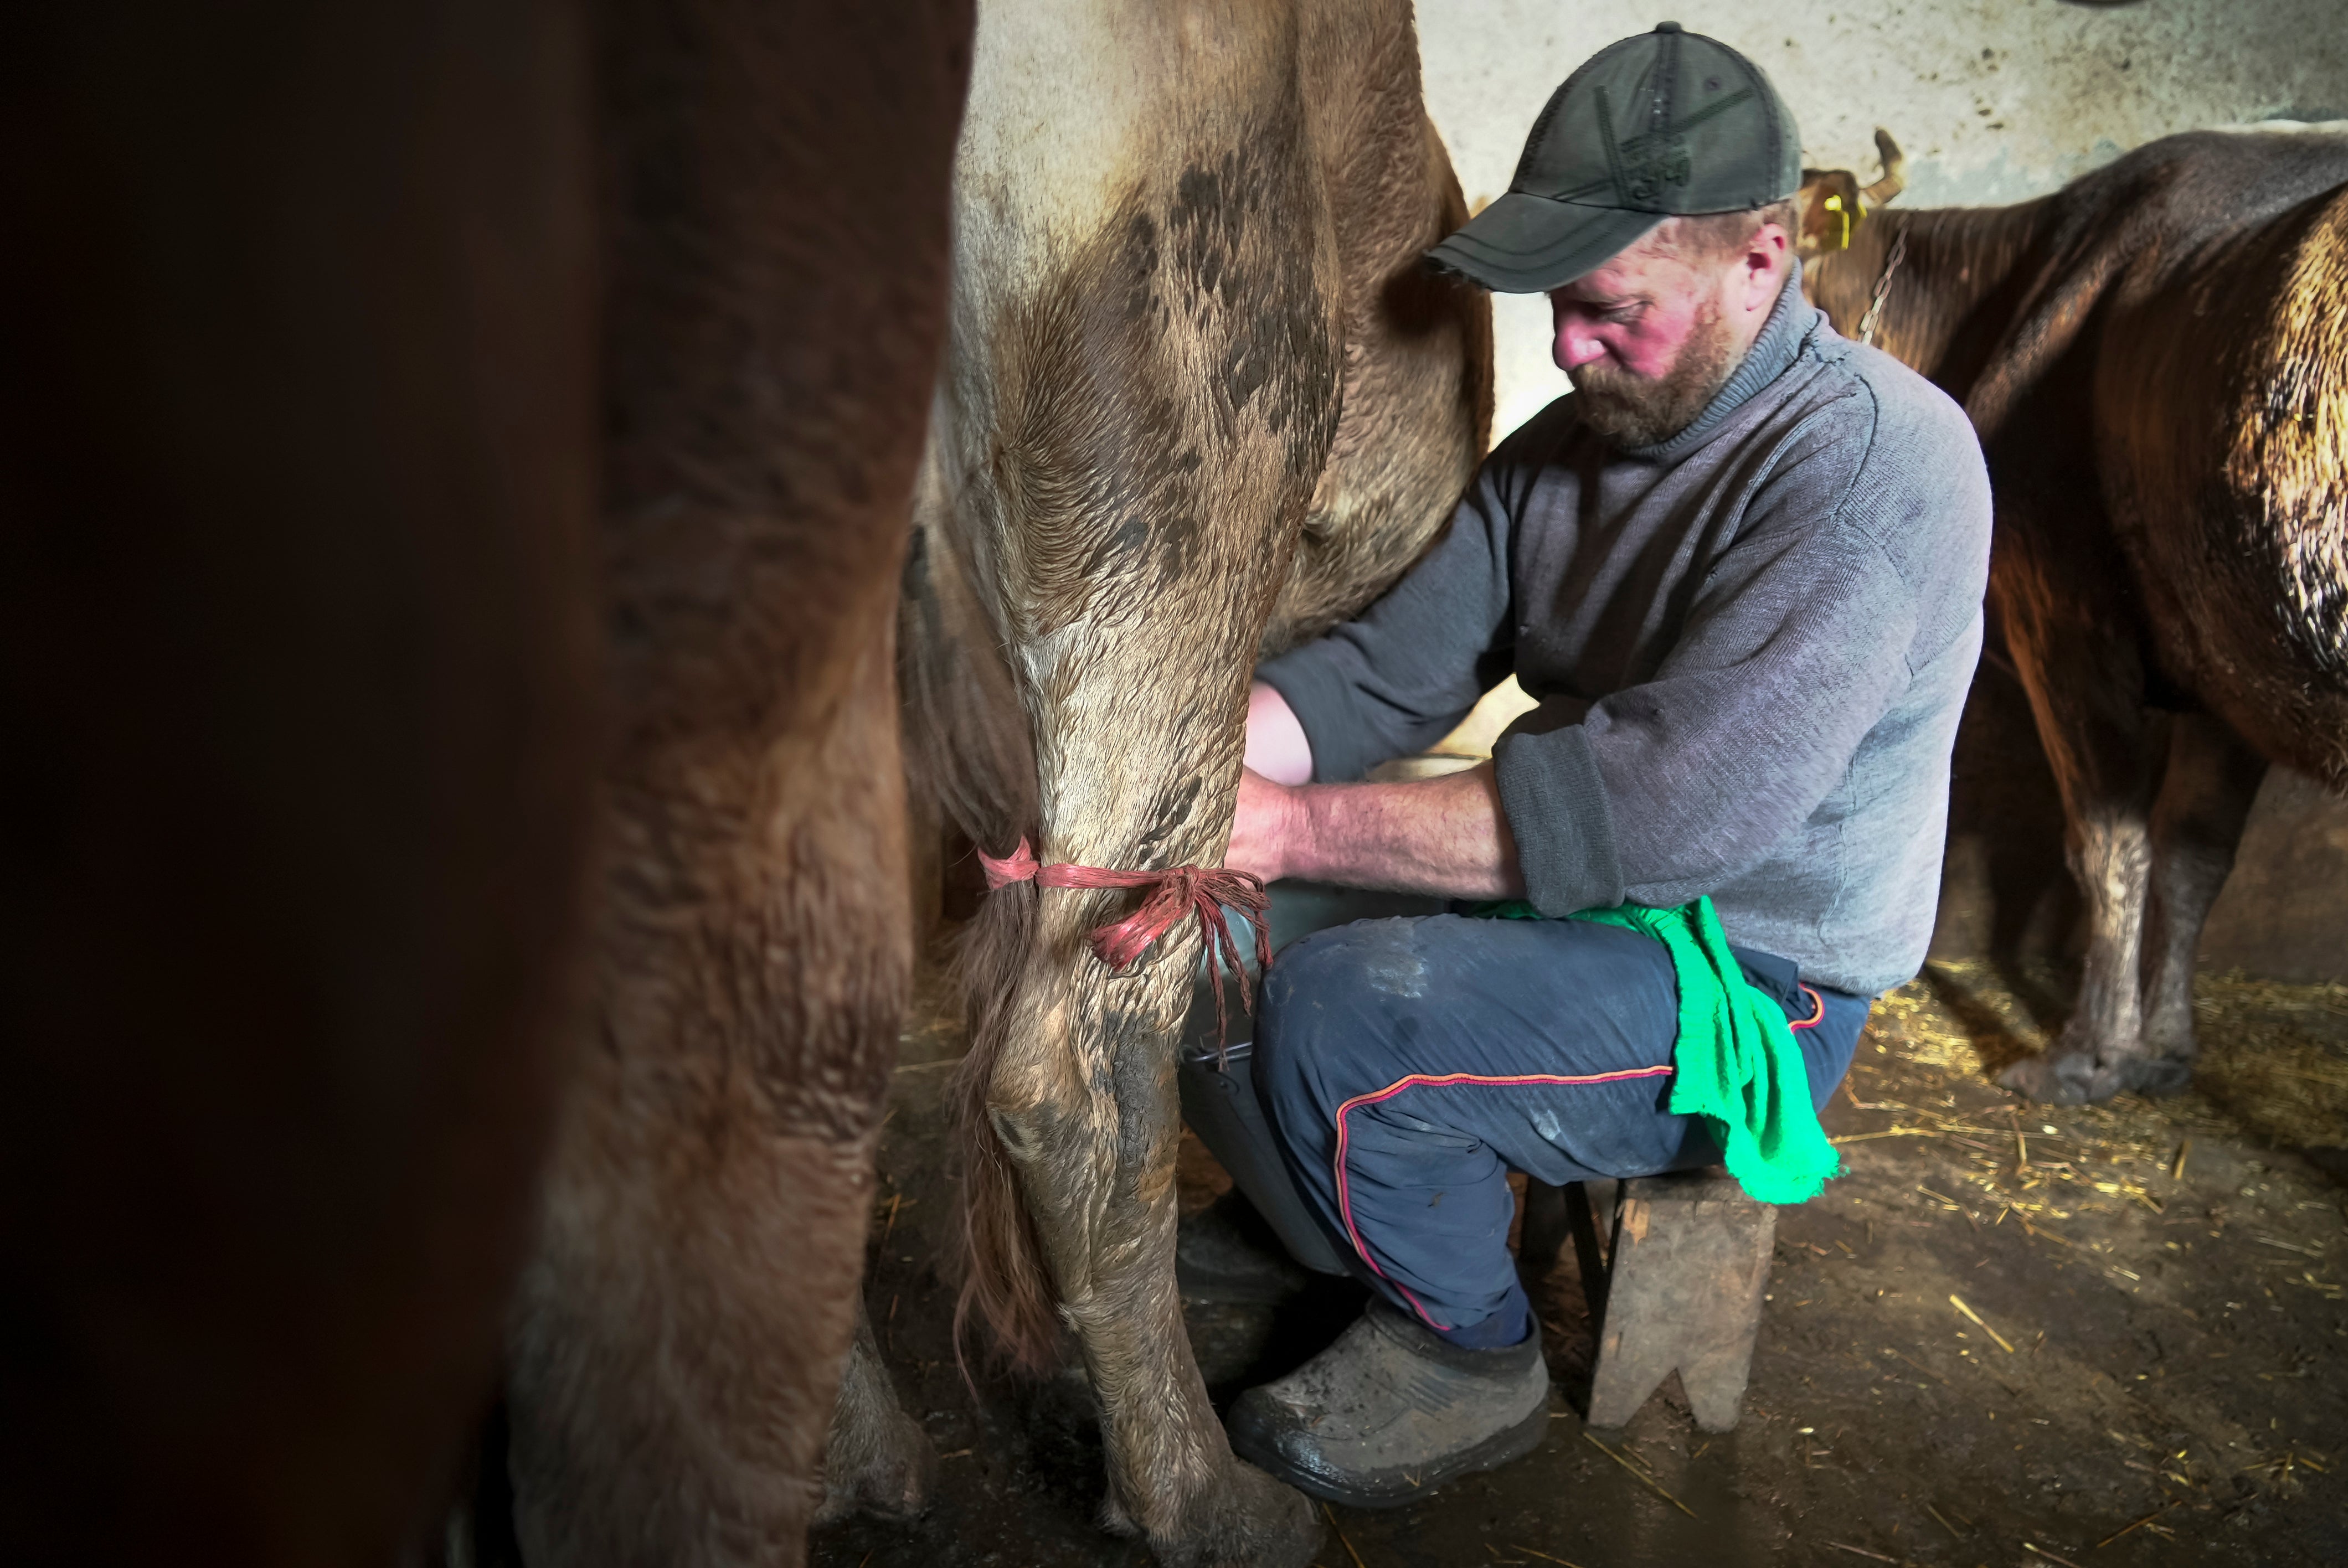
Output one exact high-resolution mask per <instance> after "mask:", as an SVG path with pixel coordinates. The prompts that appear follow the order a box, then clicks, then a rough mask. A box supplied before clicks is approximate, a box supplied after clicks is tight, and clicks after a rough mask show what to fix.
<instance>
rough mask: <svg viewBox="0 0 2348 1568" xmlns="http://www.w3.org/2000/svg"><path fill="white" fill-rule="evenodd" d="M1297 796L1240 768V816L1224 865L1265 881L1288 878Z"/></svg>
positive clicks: (1246, 769) (1238, 816)
mask: <svg viewBox="0 0 2348 1568" xmlns="http://www.w3.org/2000/svg"><path fill="white" fill-rule="evenodd" d="M1296 794H1297V792H1296V791H1295V790H1293V789H1292V788H1290V787H1289V786H1288V785H1286V784H1274V783H1272V781H1271V780H1270V779H1268V778H1266V777H1264V776H1263V775H1262V774H1260V773H1258V772H1256V771H1255V770H1254V769H1253V768H1241V770H1240V804H1239V813H1238V815H1237V816H1236V817H1234V818H1233V820H1232V823H1231V848H1230V849H1228V850H1226V851H1224V853H1223V864H1224V865H1225V866H1229V867H1230V868H1231V869H1232V870H1233V871H1252V872H1254V873H1255V874H1256V875H1257V876H1261V877H1262V878H1263V879H1264V880H1265V881H1266V882H1277V881H1278V880H1280V878H1282V876H1286V875H1288V873H1287V871H1286V870H1285V869H1284V868H1283V866H1284V861H1285V850H1286V845H1287V835H1288V834H1289V831H1290V825H1291V820H1292V817H1293V815H1295V797H1296Z"/></svg>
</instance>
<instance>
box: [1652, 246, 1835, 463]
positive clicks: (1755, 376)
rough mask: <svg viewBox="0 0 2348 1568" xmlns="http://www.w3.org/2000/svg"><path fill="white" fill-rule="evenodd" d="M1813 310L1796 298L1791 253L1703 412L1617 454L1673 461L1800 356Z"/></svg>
mask: <svg viewBox="0 0 2348 1568" xmlns="http://www.w3.org/2000/svg"><path fill="white" fill-rule="evenodd" d="M1816 315H1817V312H1816V311H1815V310H1814V309H1812V308H1811V306H1810V304H1809V302H1807V300H1805V299H1803V298H1802V263H1801V261H1800V259H1799V258H1798V257H1797V258H1796V260H1795V261H1794V264H1793V265H1792V266H1791V267H1790V268H1788V269H1787V272H1786V283H1785V287H1784V288H1782V289H1781V290H1779V291H1778V293H1777V302H1776V304H1775V305H1773V306H1771V307H1770V309H1769V319H1768V320H1767V321H1766V322H1764V323H1762V324H1761V335H1760V336H1758V337H1756V338H1755V339H1754V340H1753V346H1752V347H1751V348H1749V349H1746V351H1745V358H1744V359H1743V360H1742V361H1740V362H1739V363H1738V364H1737V366H1736V369H1735V372H1734V373H1732V374H1730V376H1729V378H1728V380H1727V382H1726V384H1724V385H1723V386H1722V387H1721V389H1720V390H1719V391H1718V392H1716V393H1715V394H1713V397H1712V401H1711V402H1710V403H1707V404H1705V405H1704V412H1703V413H1701V414H1699V415H1696V416H1695V418H1694V421H1693V422H1692V423H1691V424H1690V425H1688V427H1687V428H1686V429H1684V430H1683V431H1681V432H1680V433H1679V434H1678V435H1676V436H1673V437H1672V438H1671V439H1670V440H1668V441H1661V442H1658V443H1656V444H1655V445H1654V446H1625V447H1622V449H1621V450H1622V455H1623V456H1626V457H1635V458H1638V459H1639V460H1640V461H1642V462H1646V463H1675V462H1677V461H1679V459H1681V458H1682V457H1684V456H1687V455H1688V454H1689V453H1691V452H1693V451H1694V450H1695V449H1696V448H1697V447H1699V446H1703V445H1704V441H1705V440H1706V438H1708V437H1709V436H1711V435H1712V433H1713V432H1714V431H1715V430H1716V429H1718V428H1719V427H1720V425H1721V422H1722V421H1723V420H1725V419H1726V418H1727V417H1728V416H1729V415H1731V414H1734V413H1735V412H1736V408H1737V405H1740V404H1742V403H1743V402H1744V401H1745V400H1746V398H1748V397H1750V396H1752V395H1754V394H1755V393H1756V392H1758V391H1760V390H1761V389H1762V388H1763V387H1765V386H1766V385H1768V384H1770V383H1771V382H1773V381H1775V380H1776V379H1777V378H1778V377H1779V376H1780V375H1783V374H1785V373H1786V371H1787V368H1788V367H1789V366H1791V365H1792V364H1793V363H1794V361H1795V360H1796V359H1797V358H1798V357H1799V356H1800V354H1801V352H1802V344H1803V343H1805V342H1806V341H1807V339H1808V337H1809V335H1810V331H1809V329H1810V325H1811V321H1812V318H1813V317H1815V316H1816Z"/></svg>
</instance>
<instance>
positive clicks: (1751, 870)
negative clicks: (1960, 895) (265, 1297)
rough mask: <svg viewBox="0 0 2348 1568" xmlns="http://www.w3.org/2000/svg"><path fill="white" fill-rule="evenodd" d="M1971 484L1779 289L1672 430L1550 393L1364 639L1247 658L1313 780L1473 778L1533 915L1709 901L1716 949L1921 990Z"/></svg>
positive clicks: (1902, 387)
mask: <svg viewBox="0 0 2348 1568" xmlns="http://www.w3.org/2000/svg"><path fill="white" fill-rule="evenodd" d="M1989 534H1990V505H1989V478H1988V475H1987V474H1986V472H1985V471H1984V469H1983V467H1982V456H1981V447H1980V446H1979V444H1978V443H1977V442H1976V441H1975V440H1974V437H1973V432H1972V425H1970V424H1968V423H1967V422H1966V419H1965V416H1964V415H1963V413H1962V411H1961V410H1960V409H1959V408H1958V407H1957V405H1955V404H1953V403H1952V402H1951V401H1950V400H1949V399H1948V398H1947V397H1946V396H1945V395H1942V394H1941V392H1940V390H1939V389H1938V388H1936V387H1934V386H1932V385H1931V384H1930V383H1929V382H1927V381H1925V380H1924V379H1923V378H1922V377H1921V376H1919V375H1917V374H1915V373H1913V372H1912V371H1910V370H1909V369H1907V368H1906V367H1905V366H1904V365H1901V364H1900V363H1899V362H1898V361H1896V360H1893V359H1892V358H1890V356H1889V355H1887V354H1880V353H1879V352H1877V351H1876V350H1874V349H1870V348H1861V347H1859V345H1858V344H1856V343H1850V342H1849V341H1847V340H1846V339H1844V338H1842V337H1841V336H1839V335H1838V334H1837V333H1836V332H1835V330H1834V329H1833V328H1832V327H1831V326H1829V325H1828V324H1827V320H1826V318H1825V316H1824V315H1822V314H1821V313H1818V311H1816V310H1813V309H1812V308H1810V307H1809V306H1808V305H1807V304H1806V303H1804V302H1803V301H1802V297H1801V292H1800V289H1799V287H1798V280H1797V282H1791V283H1788V284H1787V288H1786V291H1785V293H1784V294H1783V296H1781V297H1780V298H1779V300H1778V302H1777V304H1776V309H1775V310H1774V311H1773V312H1772V313H1771V314H1770V317H1769V321H1768V323H1767V324H1766V326H1765V327H1764V328H1763V330H1762V333H1761V336H1760V337H1759V339H1758V340H1757V341H1756V343H1755V344H1754V346H1753V349H1752V351H1751V353H1750V354H1747V355H1746V359H1745V361H1744V363H1743V364H1741V365H1740V366H1739V367H1738V368H1737V371H1736V373H1735V375H1734V376H1733V377H1731V379H1730V380H1729V382H1728V384H1727V385H1726V386H1725V387H1724V388H1723V389H1722V391H1721V393H1720V395H1719V396H1718V397H1716V398H1715V399H1714V400H1713V402H1712V403H1711V404H1710V405H1708V406H1707V407H1706V408H1705V409H1704V413H1703V414H1702V415H1699V416H1698V417H1697V419H1696V421H1695V423H1694V424H1693V425H1690V426H1689V427H1688V428H1687V429H1686V430H1684V431H1683V432H1682V433H1681V434H1679V435H1678V436H1673V438H1672V439H1671V440H1670V441H1667V442H1665V443H1663V445H1662V446H1652V447H1642V448H1634V449H1631V450H1627V451H1624V450H1616V449H1613V448H1612V447H1609V446H1607V445H1606V444H1605V443H1604V442H1603V441H1601V439H1600V438H1599V437H1598V436H1595V435H1594V434H1592V433H1591V432H1590V431H1588V430H1585V429H1583V428H1582V425H1581V419H1580V417H1579V415H1577V413H1576V411H1575V408H1574V400H1573V398H1571V397H1570V396H1569V397H1563V398H1560V399H1559V400H1558V401H1557V402H1555V403H1553V404H1551V405H1550V406H1549V407H1548V408H1547V409H1545V410H1543V411H1542V412H1541V413H1540V415H1536V416H1535V417H1534V418H1533V419H1531V420H1530V421H1529V422H1528V423H1527V424H1526V425H1524V426H1523V427H1522V428H1521V429H1519V430H1518V431H1517V432H1516V433H1515V434H1514V435H1513V436H1509V438H1508V439H1507V440H1506V441H1504V442H1502V443H1501V444H1500V446H1498V447H1497V448H1496V449H1495V450H1494V451H1493V453H1492V455H1491V456H1489V457H1488V458H1487V459H1486V460H1485V463H1484V466H1483V469H1482V471H1481V472H1480V473H1478V476H1477V477H1476V482H1475V483H1474V485H1473V486H1471V487H1469V489H1468V495H1467V497H1466V498H1465V499H1464V500H1462V501H1461V502H1460V504H1459V509H1458V511H1457V514H1456V515H1455V516H1454V517H1453V518H1452V521H1451V526H1450V530H1449V532H1448V533H1447V534H1446V535H1445V536H1444V537H1443V538H1441V539H1440V540H1439V541H1438V542H1437V544H1436V545H1435V546H1434V548H1432V549H1430V550H1429V551H1428V552H1427V554H1426V557H1425V558H1424V559H1422V560H1420V562H1419V563H1418V564H1417V565H1416V567H1413V568H1412V569H1411V570H1410V571H1409V572H1408V573H1407V574H1406V575H1405V576H1404V577H1403V579H1402V580H1401V581H1399V582H1398V583H1396V584H1395V587H1394V588H1393V589H1392V590H1390V591H1389V592H1388V593H1387V594H1386V595H1385V598H1383V599H1381V600H1378V601H1377V602H1376V603H1375V604H1374V605H1372V606H1371V607H1370V608H1369V609H1368V610H1365V611H1364V612H1363V614H1362V615H1361V617H1360V618H1359V619H1358V620H1354V621H1352V622H1350V623H1348V624H1346V625H1344V626H1341V627H1339V628H1338V629H1337V630H1334V631H1333V632H1331V633H1330V634H1329V635H1328V636H1326V637H1324V638H1322V639H1321V640H1320V641H1316V642H1312V643H1308V644H1306V645H1305V646H1303V647H1302V648H1299V649H1296V650H1294V651H1292V652H1289V653H1287V654H1284V655H1282V657H1280V658H1278V659H1274V660H1272V661H1270V662H1268V663H1266V664H1265V665H1264V666H1263V668H1262V671H1259V673H1260V674H1261V675H1262V678H1263V679H1264V680H1265V681H1267V682H1270V683H1271V684H1272V686H1273V687H1274V688H1276V689H1277V690H1278V691H1279V692H1280V693H1281V695H1282V697H1284V698H1286V699H1287V701H1288V705H1289V706H1290V707H1291V708H1292V709H1294V710H1295V712H1296V716H1297V718H1298V720H1299V721H1300V722H1301V723H1303V727H1304V733H1305V736H1306V738H1307V739H1308V740H1310V741H1311V743H1312V745H1313V770H1314V776H1315V777H1317V778H1320V779H1323V780H1344V779H1356V778H1359V777H1361V775H1362V774H1363V773H1364V772H1365V771H1366V770H1367V769H1369V768H1371V767H1374V766H1375V765H1376V764H1378V763H1380V762H1383V761H1385V759H1387V758H1388V757H1393V756H1398V755H1402V754H1405V753H1411V752H1416V751H1420V750H1423V749H1425V748H1426V746H1427V745H1429V744H1431V743H1433V742H1435V741H1437V740H1438V739H1439V738H1441V737H1442V736H1443V735H1444V734H1445V733H1447V732H1448V731H1449V730H1450V729H1451V728H1452V727H1453V726H1454V725H1456V724H1457V723H1458V722H1459V720H1460V719H1461V718H1462V717H1464V716H1465V715H1466V713H1467V712H1468V709H1469V708H1470V707H1472V706H1474V704H1475V702H1476V700H1477V698H1478V696H1479V695H1480V694H1481V693H1482V692H1484V691H1485V690H1487V689H1488V688H1489V687H1490V686H1492V685H1493V684H1495V683H1497V682H1498V681H1499V680H1500V679H1501V678H1502V677H1503V676H1505V675H1507V674H1508V673H1509V671H1512V670H1513V671H1515V673H1516V676H1517V679H1518V681H1519V683H1520V684H1521V685H1522V686H1523V687H1524V689H1525V691H1526V692H1527V693H1528V694H1529V695H1530V696H1531V697H1533V698H1534V699H1535V700H1536V701H1538V702H1540V708H1539V709H1537V710H1536V711H1535V712H1529V713H1527V714H1526V715H1524V716H1523V717H1522V718H1520V719H1519V720H1518V721H1517V723H1515V724H1513V725H1511V726H1510V727H1509V733H1507V734H1505V735H1504V736H1502V737H1501V740H1500V743H1499V745H1498V748H1497V749H1496V752H1495V759H1496V769H1497V772H1498V779H1499V789H1500V800H1501V805H1502V809H1503V810H1504V811H1505V812H1506V814H1507V815H1508V819H1509V828H1510V830H1511V831H1512V832H1513V833H1514V834H1515V835H1516V840H1517V852H1518V856H1519V862H1520V864H1521V865H1522V866H1523V869H1524V876H1525V886H1526V890H1527V893H1528V895H1529V897H1530V899H1531V901H1532V903H1533V904H1534V905H1535V907H1538V908H1540V910H1541V911H1542V912H1543V913H1545V914H1550V915H1565V914H1569V913H1571V912H1572V911H1574V910H1577V909H1587V908H1593V907H1606V906H1610V905H1614V904H1619V903H1622V902H1623V901H1624V900H1625V899H1628V900H1631V901H1632V902H1635V903H1640V904H1649V905H1657V906H1668V905H1673V904H1681V903H1684V902H1686V901H1687V900H1689V899H1691V898H1694V897H1697V896H1698V895H1700V894H1707V893H1708V894H1710V895H1711V896H1712V898H1713V901H1714V904H1715V906H1716V907H1717V908H1718V909H1719V911H1720V917H1721V922H1722V924H1723V925H1724V926H1725V927H1726V929H1727V932H1728V935H1729V938H1730V939H1731V940H1733V941H1735V942H1737V943H1739V944H1741V945H1744V946H1747V947H1754V948H1765V949H1766V950H1768V951H1770V952H1773V953H1777V954H1781V955H1783V956H1784V957H1786V958H1791V959H1793V960H1794V961H1795V962H1796V963H1797V964H1799V965H1800V966H1801V968H1802V973H1803V974H1804V976H1806V977H1807V978H1808V979H1812V980H1814V981H1816V982H1818V983H1819V984H1823V985H1828V986H1832V987H1836V988H1838V989H1842V990H1847V991H1855V992H1859V993H1860V994H1862V995H1867V994H1872V993H1874V992H1878V991H1881V990H1884V989H1889V988H1890V987H1891V986H1894V985H1897V984H1899V983H1900V982H1901V981H1903V980H1906V979H1910V977H1912V976H1913V975H1914V974H1915V973H1916V971H1917V969H1918V968H1920V967H1921V965H1922V963H1923V959H1924V949H1925V946H1926V944H1927V943H1928V942H1929V940H1930V939H1931V932H1932V914H1933V908H1934V905H1935V902H1936V899H1937V897H1938V893H1939V889H1940V870H1941V843H1942V840H1943V838H1944V837H1945V835H1946V831H1947V824H1948V801H1949V753H1950V749H1951V747H1952V745H1953V743H1954V742H1955V738H1956V730H1957V717H1958V713H1959V712H1960V711H1961V710H1962V707H1963V705H1964V699H1965V690H1966V687H1967V686H1968V685H1969V684H1970V683H1971V682H1972V673H1973V664H1974V661H1975V660H1976V659H1977V658H1978V657H1979V656H1980V652H1981V640H1982V589H1983V588H1984V586H1985V581H1986V578H1987V573H1988V566H1989Z"/></svg>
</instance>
